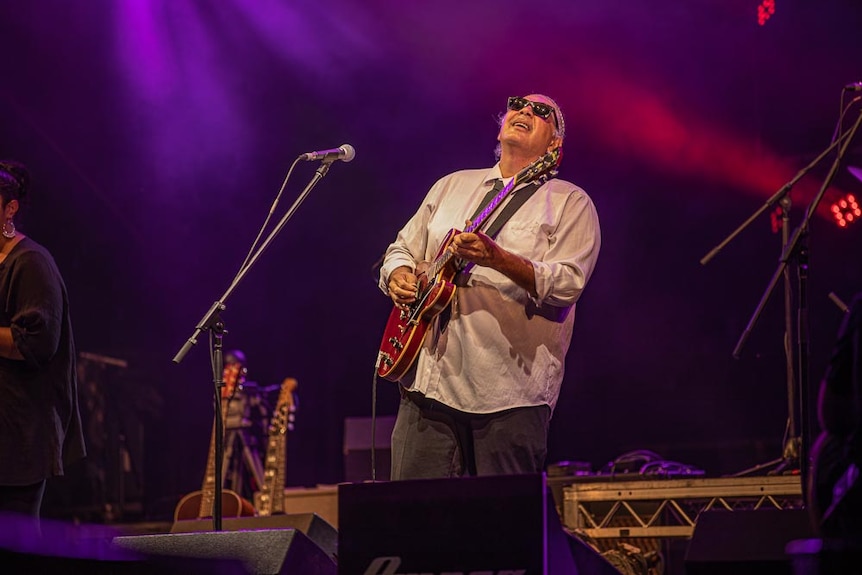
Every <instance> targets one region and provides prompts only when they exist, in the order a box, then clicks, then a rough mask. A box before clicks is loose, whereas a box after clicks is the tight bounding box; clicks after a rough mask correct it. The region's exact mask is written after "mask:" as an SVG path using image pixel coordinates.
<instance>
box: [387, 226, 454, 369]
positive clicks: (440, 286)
mask: <svg viewBox="0 0 862 575" xmlns="http://www.w3.org/2000/svg"><path fill="white" fill-rule="evenodd" d="M459 233H461V232H459V231H458V230H451V231H450V232H449V233H448V234H447V235H446V239H445V240H444V241H443V245H442V246H441V247H440V249H439V250H438V252H437V259H440V256H441V255H443V254H444V253H445V252H446V249H447V248H448V247H449V244H450V243H451V242H452V238H454V237H455V235H456V234H459ZM456 273H457V272H456V270H455V266H454V263H453V262H452V261H451V260H450V261H449V262H448V263H447V264H446V265H445V266H444V267H443V269H441V270H440V272H439V273H438V274H437V275H436V276H435V277H434V278H433V279H432V280H430V281H427V282H426V283H425V284H424V285H420V286H419V297H418V298H417V300H416V302H415V303H414V304H412V305H410V306H409V307H408V309H406V310H404V309H401V308H399V307H398V306H394V307H393V308H392V312H391V313H390V314H389V320H388V321H387V322H386V328H385V329H384V330H383V340H382V341H381V343H380V353H379V357H380V364H379V365H378V367H377V374H378V375H379V376H380V377H382V378H384V379H388V380H389V381H398V380H399V379H401V378H402V377H403V376H404V374H405V373H407V371H408V370H409V369H410V366H411V365H413V362H414V361H415V360H416V357H417V356H418V355H419V350H420V349H421V348H422V342H423V341H424V340H425V334H426V333H428V328H429V327H430V326H431V322H432V321H434V318H435V317H437V316H438V315H439V314H440V312H442V311H443V310H444V309H446V306H448V305H449V303H450V302H451V301H452V298H454V297H455V284H454V283H452V280H454V279H455V274H456Z"/></svg>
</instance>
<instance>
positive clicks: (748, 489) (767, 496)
mask: <svg viewBox="0 0 862 575" xmlns="http://www.w3.org/2000/svg"><path fill="white" fill-rule="evenodd" d="M801 507H802V483H801V479H800V477H799V476H798V475H797V476H793V475H786V476H785V475H779V476H769V477H719V478H711V479H706V478H691V479H658V480H648V479H645V480H636V481H622V482H613V481H609V482H588V483H573V484H571V485H567V486H565V487H563V523H564V525H565V526H566V528H567V529H570V530H572V531H575V532H579V533H583V534H585V535H587V536H589V537H592V538H594V539H603V538H623V537H625V538H629V537H691V536H692V533H693V532H694V526H695V523H696V522H697V518H698V517H699V516H700V514H701V513H703V512H704V511H708V510H711V509H725V510H727V511H737V510H753V509H794V508H801Z"/></svg>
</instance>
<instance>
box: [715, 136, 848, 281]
mask: <svg viewBox="0 0 862 575" xmlns="http://www.w3.org/2000/svg"><path fill="white" fill-rule="evenodd" d="M848 133H849V132H848ZM848 133H845V134H842V136H841V137H840V138H838V139H836V140H835V141H834V142H832V144H830V145H829V147H828V148H826V149H825V150H823V152H821V154H820V155H819V156H817V157H816V158H814V159H813V160H811V162H810V163H809V164H808V165H807V166H805V167H804V168H802V169H801V170H799V172H798V173H797V174H796V175H795V176H793V179H792V180H790V181H789V182H787V183H786V184H784V185H783V186H781V189H779V190H778V191H777V192H775V194H773V195H772V197H771V198H769V199H768V200H766V203H765V204H763V205H762V206H760V208H759V209H758V210H757V211H756V212H754V213H753V214H751V216H749V218H748V219H747V220H745V221H744V222H742V224H741V225H740V226H739V227H738V228H736V229H735V230H733V232H731V233H730V235H729V236H727V237H726V238H725V239H724V240H722V242H721V243H719V244H718V245H717V246H715V247H714V248H712V250H710V252H709V253H708V254H706V255H705V256H703V258H701V260H700V264H701V265H704V266H705V265H706V264H708V263H709V262H710V260H712V258H714V257H715V256H716V255H718V252H720V251H721V250H723V249H724V246H726V245H727V244H729V243H730V242H731V241H732V240H733V238H735V237H736V236H738V235H739V234H740V232H742V230H744V229H745V228H747V227H748V226H749V225H750V224H751V222H753V221H754V220H756V219H757V218H758V217H759V216H760V214H762V213H763V212H765V211H766V210H768V209H769V208H771V207H772V206H774V205H775V204H777V203H778V202H780V201H781V199H782V198H784V196H786V195H787V194H788V192H790V190H791V188H793V186H795V185H796V182H798V181H799V180H801V179H802V177H803V176H804V175H805V174H807V173H808V172H809V171H810V170H811V168H813V167H814V166H816V165H817V164H819V163H820V160H822V159H823V158H824V157H826V156H827V155H828V154H829V152H831V151H832V150H834V149H835V147H836V146H838V144H840V143H841V141H842V140H843V139H844V138H846V137H847V134H848Z"/></svg>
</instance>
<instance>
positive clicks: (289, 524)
mask: <svg viewBox="0 0 862 575" xmlns="http://www.w3.org/2000/svg"><path fill="white" fill-rule="evenodd" d="M249 529H299V530H300V531H302V532H303V533H305V535H306V537H308V538H309V539H311V541H313V542H314V543H316V544H317V546H318V547H320V548H321V549H322V550H323V551H324V552H325V553H326V554H327V555H329V556H330V557H332V559H333V561H334V560H336V558H337V557H338V531H336V530H335V527H333V526H332V525H330V524H329V523H327V522H326V521H324V520H323V519H321V518H320V516H319V515H317V514H316V513H286V514H279V515H268V516H265V517H226V518H224V519H222V530H223V531H243V530H249ZM212 530H213V520H212V518H210V519H192V520H188V521H174V524H173V525H172V526H171V533H197V532H200V531H212Z"/></svg>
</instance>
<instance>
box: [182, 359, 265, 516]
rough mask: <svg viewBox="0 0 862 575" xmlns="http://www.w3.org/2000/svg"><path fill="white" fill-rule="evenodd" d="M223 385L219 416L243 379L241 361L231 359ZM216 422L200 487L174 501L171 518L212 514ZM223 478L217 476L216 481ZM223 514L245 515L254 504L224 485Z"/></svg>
mask: <svg viewBox="0 0 862 575" xmlns="http://www.w3.org/2000/svg"><path fill="white" fill-rule="evenodd" d="M223 373H224V376H223V379H224V387H223V388H222V393H221V406H220V408H221V413H222V419H223V420H224V418H225V417H226V416H227V409H228V403H229V402H230V400H231V398H232V397H233V395H234V393H236V389H237V386H239V385H242V383H243V382H244V381H245V367H244V366H243V365H242V364H240V363H230V364H227V365H225V367H224V372H223ZM215 439H216V432H215V425H213V433H212V439H211V440H210V451H209V456H208V457H207V466H206V471H205V472H204V482H203V485H202V486H201V488H200V490H198V491H194V492H192V493H189V494H188V495H186V496H185V497H183V498H182V499H180V502H179V503H177V507H176V509H175V510H174V521H182V520H187V519H203V518H206V517H212V516H213V508H214V507H215V485H216V483H215V482H216V470H215ZM221 480H222V479H221V478H220V477H219V478H218V481H221ZM221 501H222V506H221V508H222V516H223V517H247V516H252V515H254V514H255V511H254V505H252V504H251V502H250V501H248V500H247V499H243V498H242V497H241V496H240V495H239V494H238V493H237V492H236V491H231V490H230V489H223V490H222V493H221Z"/></svg>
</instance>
